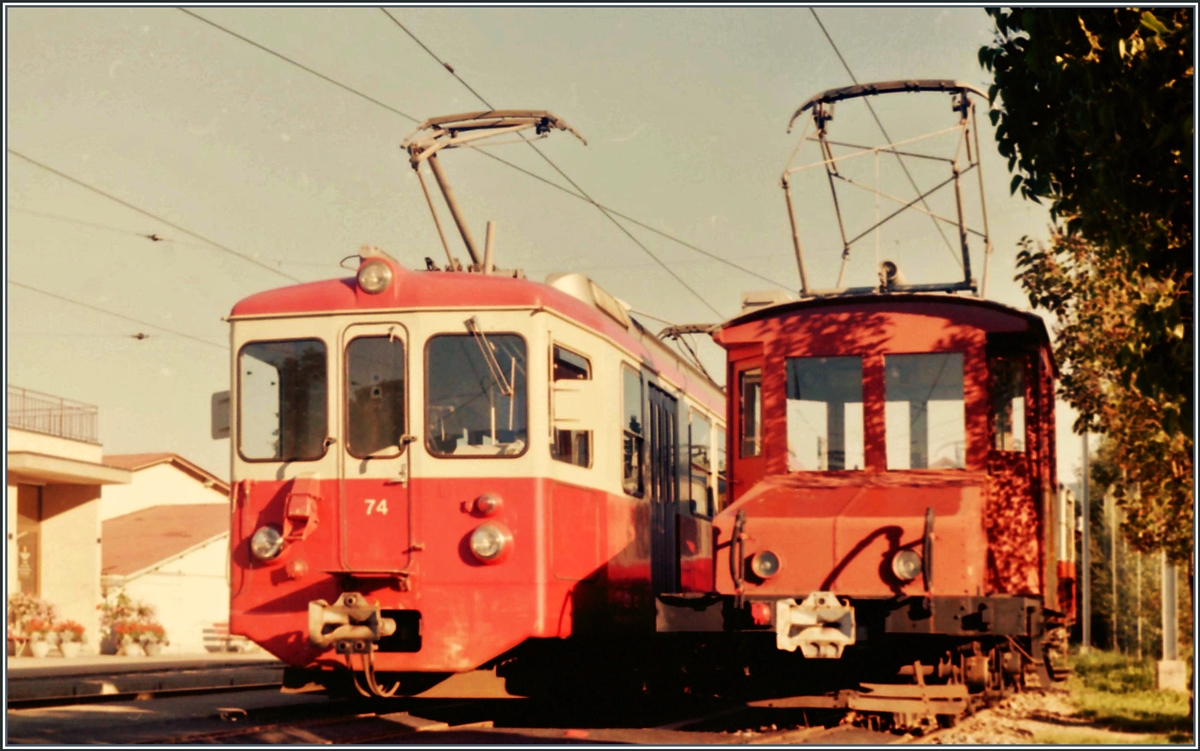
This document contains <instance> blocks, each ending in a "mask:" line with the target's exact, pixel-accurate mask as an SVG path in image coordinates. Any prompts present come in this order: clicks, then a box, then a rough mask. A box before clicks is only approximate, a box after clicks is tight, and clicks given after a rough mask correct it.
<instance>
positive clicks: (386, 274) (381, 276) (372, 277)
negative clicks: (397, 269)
mask: <svg viewBox="0 0 1200 751" xmlns="http://www.w3.org/2000/svg"><path fill="white" fill-rule="evenodd" d="M391 283H392V267H391V266H388V265H387V264H386V263H384V262H383V261H380V260H378V259H376V260H374V261H367V262H366V263H364V264H363V266H362V268H361V269H359V270H358V286H360V287H362V288H363V289H364V290H365V291H367V292H370V293H371V294H372V295H378V294H379V293H380V292H382V291H384V290H385V289H387V288H388V285H389V284H391Z"/></svg>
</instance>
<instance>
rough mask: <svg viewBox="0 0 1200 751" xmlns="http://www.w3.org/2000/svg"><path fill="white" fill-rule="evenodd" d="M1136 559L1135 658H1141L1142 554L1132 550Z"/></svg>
mask: <svg viewBox="0 0 1200 751" xmlns="http://www.w3.org/2000/svg"><path fill="white" fill-rule="evenodd" d="M1133 557H1134V559H1135V560H1136V561H1137V658H1138V660H1139V661H1140V660H1141V659H1142V554H1141V553H1138V552H1137V551H1134V554H1133Z"/></svg>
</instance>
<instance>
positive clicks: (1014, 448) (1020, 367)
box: [987, 351, 1030, 454]
mask: <svg viewBox="0 0 1200 751" xmlns="http://www.w3.org/2000/svg"><path fill="white" fill-rule="evenodd" d="M1001 363H1003V365H1001ZM987 364H988V392H989V393H988V402H989V404H988V406H989V407H990V410H989V418H990V419H989V421H988V422H989V424H988V428H989V433H990V436H989V438H990V445H989V450H990V451H998V452H1002V453H1008V454H1023V453H1026V451H1027V449H1028V444H1029V441H1028V431H1029V413H1030V409H1029V406H1030V405H1029V399H1027V398H1026V392H1027V390H1028V381H1029V378H1028V375H1029V372H1028V371H1029V356H1028V354H1027V353H1025V352H1021V351H1011V352H1008V351H1005V352H988V356H987ZM1006 375H1007V376H1013V375H1015V376H1016V378H1015V381H1016V383H1015V384H1014V383H1011V382H1009V383H1008V384H1007V385H1008V386H1009V387H1010V389H1009V392H1008V394H1006V395H1005V394H1001V391H1000V389H1001V386H1002V385H1004V384H1002V383H1001V377H1002V376H1006ZM1013 386H1015V387H1016V388H1015V389H1013V388H1011V387H1013ZM1017 401H1020V419H1019V420H1018V419H1017V412H1016V408H1015V406H1014V403H1015V402H1017ZM1005 405H1007V407H1008V412H1007V423H1006V422H1005V411H1004V409H1003V408H1004V406H1005ZM1018 424H1019V425H1018ZM1005 427H1007V430H1005V429H1004V428H1005ZM1018 427H1019V433H1018ZM1005 437H1007V438H1008V439H1009V441H1011V442H1012V445H1009V446H1006V445H1005V440H1004V439H1005Z"/></svg>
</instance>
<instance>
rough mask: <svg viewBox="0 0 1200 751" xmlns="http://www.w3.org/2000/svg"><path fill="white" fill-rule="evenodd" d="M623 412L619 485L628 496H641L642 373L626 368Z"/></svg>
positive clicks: (623, 379)
mask: <svg viewBox="0 0 1200 751" xmlns="http://www.w3.org/2000/svg"><path fill="white" fill-rule="evenodd" d="M621 384H622V391H623V392H624V410H623V412H622V416H621V429H622V435H621V438H622V441H621V448H622V450H623V452H624V461H623V462H622V466H623V468H624V471H623V476H622V484H623V485H624V487H625V492H626V493H628V494H629V495H636V496H640V495H641V494H642V455H643V448H642V446H643V444H644V443H645V442H646V438H645V436H646V428H645V423H644V418H643V416H642V374H641V373H638V372H637V371H635V370H633V369H632V368H630V367H628V366H622V367H621Z"/></svg>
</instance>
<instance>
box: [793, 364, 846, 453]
mask: <svg viewBox="0 0 1200 751" xmlns="http://www.w3.org/2000/svg"><path fill="white" fill-rule="evenodd" d="M862 378H863V376H862V358H861V357H789V358H788V359H787V437H788V471H789V472H801V471H809V472H811V471H814V470H816V471H823V470H831V469H862V468H863V400H862Z"/></svg>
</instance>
